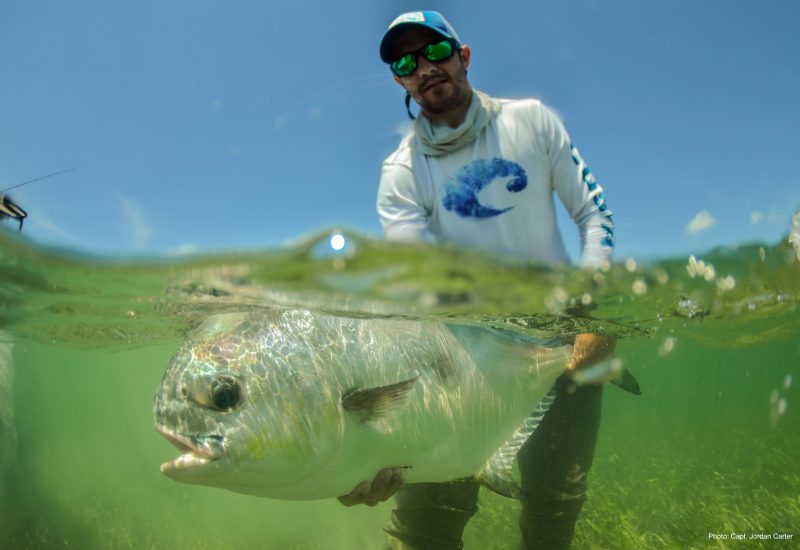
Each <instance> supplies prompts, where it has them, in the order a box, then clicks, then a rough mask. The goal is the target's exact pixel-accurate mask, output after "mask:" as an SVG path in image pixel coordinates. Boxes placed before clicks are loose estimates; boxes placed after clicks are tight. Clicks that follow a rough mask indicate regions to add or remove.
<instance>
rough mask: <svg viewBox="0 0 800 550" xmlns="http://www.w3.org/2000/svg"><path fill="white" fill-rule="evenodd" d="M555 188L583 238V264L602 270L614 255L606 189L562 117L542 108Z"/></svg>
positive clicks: (610, 214) (612, 222) (612, 228)
mask: <svg viewBox="0 0 800 550" xmlns="http://www.w3.org/2000/svg"><path fill="white" fill-rule="evenodd" d="M542 120H543V125H544V131H545V133H546V136H547V141H548V153H549V156H550V170H551V178H552V183H553V189H554V190H555V192H556V193H557V194H558V196H559V198H560V199H561V202H562V203H563V204H564V207H565V208H566V210H567V212H569V215H570V216H571V217H572V219H573V221H574V222H575V225H577V226H578V231H579V233H580V237H581V261H580V263H581V265H582V266H584V267H600V266H602V265H604V264H606V263H608V262H610V261H611V255H612V254H613V252H614V221H613V219H612V217H611V216H612V212H611V210H609V208H608V205H607V204H606V200H605V194H604V193H603V188H602V187H601V186H600V184H599V183H598V182H597V181H596V180H595V177H594V174H592V173H591V171H589V167H588V166H587V165H586V162H585V161H584V160H583V158H582V157H581V155H580V153H579V152H578V149H577V148H576V147H575V146H574V145H573V144H572V142H571V141H570V138H569V134H568V133H567V130H566V129H565V128H564V125H563V124H562V123H561V121H560V120H559V119H558V117H557V116H556V115H555V114H554V113H553V112H552V111H550V110H549V109H548V108H547V107H544V106H542Z"/></svg>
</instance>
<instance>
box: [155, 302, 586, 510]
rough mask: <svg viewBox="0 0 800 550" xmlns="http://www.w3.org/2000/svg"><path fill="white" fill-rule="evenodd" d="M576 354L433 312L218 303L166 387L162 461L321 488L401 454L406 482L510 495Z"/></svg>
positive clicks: (177, 476)
mask: <svg viewBox="0 0 800 550" xmlns="http://www.w3.org/2000/svg"><path fill="white" fill-rule="evenodd" d="M571 355H572V346H571V345H568V344H566V345H562V344H561V342H560V340H555V341H553V342H549V343H547V345H539V344H535V343H532V342H531V341H528V340H527V338H526V337H524V336H521V335H515V334H514V333H506V332H503V331H497V330H494V329H488V328H483V327H473V326H467V325H454V324H446V323H443V322H439V321H435V320H401V319H359V318H350V317H341V316H334V315H329V314H325V313H320V312H314V311H308V310H301V309H270V310H263V311H256V312H253V311H251V312H244V313H223V314H218V315H213V316H211V317H209V318H207V319H206V320H205V321H204V322H203V323H202V324H201V325H199V326H198V327H197V328H196V329H195V330H194V331H193V333H192V334H191V336H190V337H189V338H188V339H187V340H186V341H185V343H184V344H183V346H182V347H181V348H180V349H179V351H178V352H177V353H176V355H175V356H174V357H173V358H172V361H171V363H170V365H169V367H168V369H167V371H166V372H165V374H164V377H163V380H162V382H161V385H160V386H159V388H158V390H157V393H156V396H155V400H154V405H153V412H154V416H155V425H156V429H157V431H158V432H160V433H161V434H162V435H163V436H164V437H166V438H167V439H168V440H169V441H170V442H171V443H173V444H174V445H175V446H176V447H177V448H178V450H179V452H180V456H178V457H177V458H175V459H174V460H171V461H169V462H165V463H164V464H162V465H161V471H162V472H163V473H164V474H165V475H167V476H168V477H170V478H172V479H174V480H175V481H179V482H184V483H193V484H200V485H207V486H212V487H220V488H225V489H228V490H231V491H235V492H239V493H245V494H249V495H256V496H262V497H268V498H275V499H285V500H313V499H324V498H332V497H336V496H339V495H344V494H347V493H349V492H350V491H351V490H352V489H353V487H355V486H356V485H357V484H358V483H360V482H361V481H364V480H369V479H372V478H373V477H374V476H375V474H376V473H377V472H378V471H379V470H381V469H382V468H385V467H390V466H403V467H405V472H404V480H405V482H406V483H417V482H446V481H450V480H455V479H460V478H465V477H471V476H477V477H478V479H480V480H482V481H483V482H484V484H485V485H487V486H488V487H489V488H492V489H494V490H496V491H498V492H501V493H503V494H507V495H509V496H514V495H513V492H514V491H513V486H514V483H513V480H512V478H511V477H510V476H511V473H510V471H509V470H510V469H511V468H512V462H513V459H514V456H515V454H516V453H515V452H514V451H515V448H516V449H518V447H519V446H520V445H521V444H522V443H523V442H524V440H525V439H526V437H527V436H528V435H530V433H531V432H532V431H533V430H534V429H535V428H536V426H537V425H538V420H539V419H540V418H541V416H543V414H544V412H546V410H547V406H548V404H549V401H548V398H547V397H548V392H550V390H551V387H552V386H553V382H554V381H555V379H556V378H557V377H558V376H559V375H560V374H562V373H563V372H564V371H565V369H566V367H567V363H568V361H569V359H570V357H571ZM549 397H550V399H549V400H550V401H552V394H550V396H549ZM537 403H538V407H537ZM534 409H535V410H534ZM531 411H534V414H533V415H531Z"/></svg>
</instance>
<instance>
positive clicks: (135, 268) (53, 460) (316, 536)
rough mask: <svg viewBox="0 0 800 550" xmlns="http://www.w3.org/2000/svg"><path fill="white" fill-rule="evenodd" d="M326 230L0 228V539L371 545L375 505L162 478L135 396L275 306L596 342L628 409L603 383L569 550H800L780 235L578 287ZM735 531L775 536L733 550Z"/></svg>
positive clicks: (484, 529)
mask: <svg viewBox="0 0 800 550" xmlns="http://www.w3.org/2000/svg"><path fill="white" fill-rule="evenodd" d="M327 238H328V234H327V233H320V234H318V235H315V236H311V237H309V238H308V239H305V240H302V241H299V242H298V243H296V244H295V245H293V246H290V247H287V248H283V249H280V250H273V251H266V252H262V253H241V254H219V255H215V256H209V257H202V258H192V259H183V260H173V261H159V262H155V261H144V260H141V261H129V262H118V261H116V262H111V261H103V260H97V259H92V258H82V257H76V256H73V255H69V254H64V253H59V252H53V251H46V250H42V249H39V248H37V247H34V246H31V245H30V244H29V243H26V242H25V241H23V240H20V239H19V238H17V237H15V236H11V235H8V234H5V233H0V331H2V333H1V334H0V368H2V369H5V371H4V372H5V377H4V376H2V374H3V373H2V372H0V399H2V401H0V420H3V419H9V418H10V415H11V413H12V412H13V424H14V426H15V431H16V435H17V437H16V452H15V456H14V458H13V459H10V458H6V459H5V460H4V462H0V467H2V468H4V478H3V481H2V484H0V547H2V548H86V549H93V548H243V549H244V548H277V549H282V548H304V549H305V548H315V549H316V548H319V549H328V548H333V549H355V548H380V546H381V542H382V532H381V527H382V524H383V521H384V520H385V518H386V516H387V514H388V512H389V510H390V508H391V503H385V504H382V505H380V506H377V507H375V508H368V507H356V508H344V507H343V506H341V505H339V504H338V502H335V501H319V502H283V501H271V500H267V499H259V498H255V497H248V496H244V495H239V494H234V493H230V492H227V491H223V490H219V489H212V488H206V487H199V486H189V485H182V484H178V483H175V482H173V481H171V480H169V479H167V478H166V477H164V476H162V475H161V474H160V473H159V469H158V466H159V464H160V463H161V462H163V461H165V460H169V459H171V458H174V454H175V452H174V448H173V447H172V446H171V445H170V444H169V443H168V442H167V441H166V440H164V439H163V438H161V437H160V436H159V435H158V434H157V433H156V432H155V430H154V429H153V421H152V411H151V405H152V398H153V395H154V392H155V389H156V387H157V386H158V384H159V381H160V379H161V375H162V374H163V372H164V370H165V368H166V365H167V363H168V361H169V358H170V356H171V355H172V354H173V353H174V352H175V351H176V350H177V348H178V346H179V345H180V342H181V340H182V338H183V336H184V335H185V334H186V333H187V331H189V330H190V329H191V327H192V326H194V325H195V324H197V323H198V322H199V321H200V320H202V319H203V318H204V317H205V316H206V315H208V314H210V313H212V312H218V311H222V310H236V309H244V308H259V307H268V306H269V305H276V304H277V305H295V306H303V307H315V308H319V309H324V310H326V311H333V312H339V313H342V314H347V315H360V316H406V317H428V316H433V317H447V318H455V319H456V320H458V321H460V322H471V323H475V324H483V325H490V326H500V327H503V328H506V329H511V330H518V331H521V332H530V333H533V334H540V335H541V334H561V333H570V332H571V333H574V332H580V331H585V330H591V331H594V332H599V333H604V334H612V335H615V336H617V337H618V340H619V343H618V346H617V355H618V357H619V358H620V359H621V361H622V362H623V364H624V365H625V366H626V367H627V368H628V369H629V370H630V371H631V372H632V373H633V374H634V375H635V376H636V378H637V379H638V381H639V383H640V385H641V387H642V390H643V395H642V396H640V397H634V396H631V395H630V394H627V393H625V392H623V391H621V390H619V389H617V388H615V387H608V388H607V389H606V391H605V396H604V400H605V401H604V409H603V423H602V429H601V433H600V440H599V444H598V448H597V453H596V457H595V466H594V468H593V469H592V471H591V473H590V482H589V486H590V493H589V500H588V501H587V503H586V505H585V506H584V510H583V513H582V515H581V519H580V521H579V524H578V527H577V532H576V536H575V542H574V548H598V549H599V548H708V547H711V548H740V547H748V548H750V547H753V548H761V547H764V548H791V547H794V546H800V544H798V541H800V468H798V456H800V429H799V428H800V414H798V411H800V393H799V392H800V390H799V389H798V388H799V387H800V369H799V368H798V367H799V366H800V309H798V306H800V261H798V259H797V255H796V252H795V250H793V249H792V246H791V245H790V244H788V243H787V242H785V240H784V241H782V242H780V243H777V244H774V245H772V246H767V245H752V246H742V247H739V248H737V249H731V250H728V249H725V250H723V249H720V250H716V251H709V252H708V253H707V254H703V255H700V257H701V258H702V260H704V262H706V263H710V264H713V266H714V268H715V277H714V279H713V280H710V281H709V280H706V279H705V278H703V277H702V276H699V277H698V276H695V277H690V275H689V273H688V272H687V269H686V267H687V262H688V258H679V259H673V260H664V261H660V262H656V263H652V264H649V265H633V264H632V263H628V264H627V265H625V263H624V262H623V263H620V264H619V265H614V266H612V267H611V269H610V270H608V271H606V272H600V273H587V272H581V271H578V270H551V269H546V268H541V267H535V266H527V265H522V264H517V265H514V264H508V263H503V264H499V263H498V261H497V259H496V258H491V257H487V256H482V255H479V254H477V253H474V252H465V251H461V250H458V249H456V248H432V247H420V246H397V245H394V246H390V245H387V244H385V243H381V242H375V241H371V240H369V239H364V238H362V237H359V236H358V235H348V246H347V247H346V248H345V250H344V251H342V252H339V253H336V252H333V251H332V250H330V247H329V246H327V242H328V241H327ZM728 277H731V279H728ZM720 281H723V282H722V283H720ZM731 281H733V285H732V288H730V287H731V284H730V283H731ZM3 346H4V347H3ZM3 349H5V350H6V351H8V350H13V351H12V353H11V356H12V359H11V360H8V359H6V360H5V362H3V359H2V357H3V355H2V350H3ZM12 366H13V375H14V378H13V385H10V384H9V383H8V374H9V373H10V371H11V368H12ZM3 385H5V390H8V391H9V392H10V395H13V407H11V403H10V402H9V401H8V399H9V398H8V397H3V396H4V395H5V394H4V393H3V391H4V388H3V387H2V386H3ZM9 386H10V387H9ZM0 426H3V424H2V423H0ZM5 426H6V427H5V429H0V445H4V447H0V451H2V450H6V451H8V450H9V449H11V448H12V447H11V442H12V440H13V439H12V438H11V437H10V432H9V431H8V429H7V428H8V426H7V423H6V425H5ZM6 455H8V453H5V454H4V453H3V452H0V459H2V457H4V456H6ZM480 505H481V508H480V511H479V513H478V514H477V515H476V516H475V518H473V520H472V521H471V522H470V524H469V526H468V528H467V533H466V535H465V542H466V547H467V548H479V549H484V548H500V549H503V548H512V547H513V546H514V543H515V541H516V537H517V528H516V521H517V518H516V516H517V506H518V505H517V503H516V502H514V501H512V500H508V499H505V498H502V497H499V496H496V495H494V494H492V493H489V492H482V494H481V501H480ZM751 533H761V534H765V535H769V536H771V537H772V536H774V534H782V533H785V534H790V535H792V537H793V538H792V539H791V540H787V539H777V540H776V539H774V538H773V539H772V540H745V541H736V540H733V539H732V535H737V534H742V535H744V536H745V537H749V536H750V534H751ZM710 534H716V535H723V536H725V537H727V538H713V537H712V536H711V535H710Z"/></svg>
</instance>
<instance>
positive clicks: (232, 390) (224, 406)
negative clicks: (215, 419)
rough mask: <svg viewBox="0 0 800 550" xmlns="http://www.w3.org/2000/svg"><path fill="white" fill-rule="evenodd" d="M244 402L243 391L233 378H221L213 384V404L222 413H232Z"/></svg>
mask: <svg viewBox="0 0 800 550" xmlns="http://www.w3.org/2000/svg"><path fill="white" fill-rule="evenodd" d="M241 400H242V389H241V387H240V386H239V382H238V381H237V380H236V379H235V378H233V377H232V376H219V377H217V378H215V379H214V381H213V382H212V383H211V402H212V403H213V404H214V408H216V409H217V410H220V411H226V412H227V411H230V410H232V409H233V408H234V407H236V406H237V405H238V404H239V403H240V402H241Z"/></svg>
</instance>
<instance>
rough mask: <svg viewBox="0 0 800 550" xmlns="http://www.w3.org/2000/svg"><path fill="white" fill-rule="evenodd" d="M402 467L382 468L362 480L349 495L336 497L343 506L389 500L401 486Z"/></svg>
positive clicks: (371, 503) (371, 504)
mask: <svg viewBox="0 0 800 550" xmlns="http://www.w3.org/2000/svg"><path fill="white" fill-rule="evenodd" d="M403 484H404V483H403V468H401V467H395V468H384V469H383V470H381V471H380V472H378V474H377V475H376V476H375V479H373V480H372V482H371V483H370V482H369V481H362V482H361V483H359V484H358V485H356V486H355V488H354V489H353V490H352V492H351V493H350V494H349V495H344V496H341V497H336V498H337V499H338V500H339V502H341V503H342V504H344V505H345V506H355V505H356V504H366V505H367V506H375V505H376V504H378V503H379V502H384V501H386V500H389V498H390V497H391V496H392V495H394V494H395V493H396V492H397V491H398V490H399V489H400V488H401V487H402V486H403Z"/></svg>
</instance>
